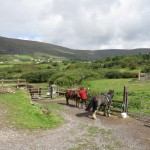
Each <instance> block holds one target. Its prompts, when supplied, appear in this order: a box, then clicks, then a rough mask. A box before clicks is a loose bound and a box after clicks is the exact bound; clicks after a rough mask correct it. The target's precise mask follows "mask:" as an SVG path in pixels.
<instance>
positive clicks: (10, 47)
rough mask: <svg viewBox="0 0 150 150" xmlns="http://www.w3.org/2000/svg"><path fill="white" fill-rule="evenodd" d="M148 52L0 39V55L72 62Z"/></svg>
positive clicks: (148, 50) (142, 49) (144, 50)
mask: <svg viewBox="0 0 150 150" xmlns="http://www.w3.org/2000/svg"><path fill="white" fill-rule="evenodd" d="M149 52H150V48H139V49H132V50H129V49H128V50H127V49H106V50H75V49H69V48H65V47H61V46H57V45H53V44H48V43H43V42H36V41H27V40H19V39H11V38H6V37H0V54H1V55H2V54H27V55H32V54H35V53H42V54H48V55H53V56H56V57H65V58H68V59H74V60H92V59H103V58H106V57H111V56H116V55H123V54H137V53H149Z"/></svg>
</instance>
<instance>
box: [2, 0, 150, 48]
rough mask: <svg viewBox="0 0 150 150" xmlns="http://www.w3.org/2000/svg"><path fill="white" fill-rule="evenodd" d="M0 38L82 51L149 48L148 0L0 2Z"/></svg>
mask: <svg viewBox="0 0 150 150" xmlns="http://www.w3.org/2000/svg"><path fill="white" fill-rule="evenodd" d="M0 36H4V37H9V38H17V39H27V40H34V41H42V42H46V43H51V44H55V45H60V46H64V47H68V48H72V49H83V50H84V49H88V50H97V49H108V48H127V49H132V48H139V47H144V48H147V47H148V48H149V47H150V0H0Z"/></svg>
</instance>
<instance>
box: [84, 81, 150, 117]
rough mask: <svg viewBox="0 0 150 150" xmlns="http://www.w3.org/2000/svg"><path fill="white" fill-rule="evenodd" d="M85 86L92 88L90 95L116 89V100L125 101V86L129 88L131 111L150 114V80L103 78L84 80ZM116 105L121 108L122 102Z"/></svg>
mask: <svg viewBox="0 0 150 150" xmlns="http://www.w3.org/2000/svg"><path fill="white" fill-rule="evenodd" d="M83 86H84V87H89V88H90V95H91V96H92V95H95V94H98V93H99V94H100V93H107V92H108V90H109V89H113V90H114V91H115V95H114V98H113V99H114V100H117V101H121V102H123V90H124V86H126V87H127V88H128V99H129V112H133V113H138V114H139V113H143V114H145V115H149V114H150V92H149V89H150V82H139V81H138V80H135V79H101V80H94V81H84V82H83ZM114 107H116V108H118V109H120V110H121V104H120V103H115V104H114Z"/></svg>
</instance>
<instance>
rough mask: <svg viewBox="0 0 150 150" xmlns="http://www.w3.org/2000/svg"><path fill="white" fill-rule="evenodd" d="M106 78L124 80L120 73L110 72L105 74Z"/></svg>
mask: <svg viewBox="0 0 150 150" xmlns="http://www.w3.org/2000/svg"><path fill="white" fill-rule="evenodd" d="M105 77H106V78H108V79H118V78H122V74H121V72H119V71H109V72H107V73H106V74H105Z"/></svg>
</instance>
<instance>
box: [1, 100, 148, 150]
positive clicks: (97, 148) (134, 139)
mask: <svg viewBox="0 0 150 150" xmlns="http://www.w3.org/2000/svg"><path fill="white" fill-rule="evenodd" d="M53 102H56V103H59V104H60V105H63V106H64V107H65V109H64V110H57V111H56V112H57V113H59V114H61V115H62V116H63V117H64V118H65V119H66V121H67V123H66V124H65V125H63V126H62V127H60V128H57V129H53V130H36V131H32V132H31V131H28V130H19V131H18V130H15V129H13V128H12V127H5V117H4V116H5V114H6V113H7V112H4V111H3V110H0V119H1V122H0V125H1V126H0V139H1V140H0V150H9V149H11V150H68V149H70V150H88V149H89V150H148V149H149V148H150V127H149V126H146V125H144V123H142V122H139V121H137V120H135V119H133V118H130V117H129V118H126V119H122V118H120V117H118V116H111V117H105V116H102V115H97V116H98V117H97V118H98V119H97V120H93V119H92V118H91V114H90V113H87V112H85V111H84V109H79V108H76V107H74V105H70V106H66V105H65V101H64V100H61V101H53Z"/></svg>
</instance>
